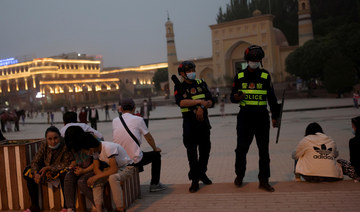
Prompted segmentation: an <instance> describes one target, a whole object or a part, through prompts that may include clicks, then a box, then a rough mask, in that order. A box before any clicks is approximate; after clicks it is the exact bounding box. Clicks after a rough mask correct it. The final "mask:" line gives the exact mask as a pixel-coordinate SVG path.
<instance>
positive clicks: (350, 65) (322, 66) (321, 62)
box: [285, 23, 360, 94]
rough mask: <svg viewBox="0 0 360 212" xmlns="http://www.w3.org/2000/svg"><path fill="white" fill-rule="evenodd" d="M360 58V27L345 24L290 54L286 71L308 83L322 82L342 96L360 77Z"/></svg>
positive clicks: (359, 25)
mask: <svg viewBox="0 0 360 212" xmlns="http://www.w3.org/2000/svg"><path fill="white" fill-rule="evenodd" d="M359 55H360V24H359V23H350V24H345V25H343V26H341V27H338V28H337V29H335V30H334V31H332V32H331V33H328V34H327V35H326V36H323V37H319V38H316V39H314V40H310V41H308V42H306V43H305V44H304V45H303V46H302V47H299V48H298V49H296V50H295V51H294V52H292V53H291V54H289V56H288V57H287V58H286V61H285V62H286V71H287V72H288V73H290V74H292V75H294V76H297V77H300V78H301V79H303V80H305V81H309V80H311V79H317V80H321V81H323V82H324V85H325V88H326V89H327V90H328V91H329V92H331V93H338V94H342V93H344V92H347V91H349V90H351V86H353V85H354V84H355V83H356V82H357V81H358V79H359V77H360V58H359Z"/></svg>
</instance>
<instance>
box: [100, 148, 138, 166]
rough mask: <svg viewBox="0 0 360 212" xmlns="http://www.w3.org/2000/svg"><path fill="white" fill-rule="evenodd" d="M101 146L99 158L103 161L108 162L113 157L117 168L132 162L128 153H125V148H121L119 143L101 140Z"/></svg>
mask: <svg viewBox="0 0 360 212" xmlns="http://www.w3.org/2000/svg"><path fill="white" fill-rule="evenodd" d="M101 144H102V148H101V152H100V154H99V160H101V161H104V162H105V163H107V164H109V159H110V158H111V157H115V160H116V163H117V166H118V168H119V169H123V168H125V167H126V166H127V165H128V164H131V163H133V161H132V160H131V159H130V157H129V155H128V154H127V153H126V151H125V149H124V148H122V146H120V145H119V144H116V143H113V142H109V141H102V142H101Z"/></svg>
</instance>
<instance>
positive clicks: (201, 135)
mask: <svg viewBox="0 0 360 212" xmlns="http://www.w3.org/2000/svg"><path fill="white" fill-rule="evenodd" d="M195 67H196V66H195V64H194V62H192V61H184V62H182V63H181V64H180V65H179V67H178V73H179V75H180V76H181V77H182V78H183V79H184V81H183V82H182V83H180V82H179V83H180V84H175V88H174V95H175V99H176V104H177V105H179V107H180V108H181V112H182V117H183V143H184V145H185V148H186V151H187V157H188V161H189V166H190V171H189V174H188V176H189V179H190V180H191V181H192V183H191V186H190V188H189V191H190V192H191V193H194V192H196V191H198V190H199V180H201V181H202V182H203V183H204V184H207V185H209V184H212V181H211V180H210V179H209V178H208V177H207V175H206V171H207V164H208V160H209V156H210V149H211V143H210V128H211V126H210V122H209V119H208V112H207V109H208V108H210V107H212V106H213V104H214V100H213V97H212V96H211V93H210V91H209V89H208V88H207V85H206V83H205V81H204V80H200V79H196V73H195Z"/></svg>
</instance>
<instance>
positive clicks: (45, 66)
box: [0, 55, 167, 108]
mask: <svg viewBox="0 0 360 212" xmlns="http://www.w3.org/2000/svg"><path fill="white" fill-rule="evenodd" d="M79 56H80V55H79ZM159 68H167V63H159V64H151V65H144V66H140V67H132V68H122V69H119V68H112V69H110V68H108V69H104V70H103V68H102V62H101V58H95V57H94V58H84V57H82V58H81V57H78V58H77V57H69V55H61V56H56V57H52V58H37V59H34V60H32V61H27V62H21V63H14V64H5V65H3V66H0V97H2V98H3V99H2V100H4V99H6V100H7V101H10V102H11V104H12V105H16V107H19V108H24V107H26V106H28V105H29V104H30V105H33V104H35V101H36V98H35V96H36V94H38V93H39V92H40V93H41V94H42V95H40V96H43V98H42V99H41V100H40V101H42V102H43V103H58V104H63V105H68V106H72V105H79V104H84V103H86V102H90V103H101V102H102V101H117V100H118V99H119V97H120V96H121V94H122V91H126V92H127V93H126V94H127V95H131V96H134V95H135V96H136V95H138V96H141V95H142V94H143V93H144V92H146V91H149V90H150V91H152V89H153V83H152V77H153V75H154V73H155V71H156V70H157V69H159Z"/></svg>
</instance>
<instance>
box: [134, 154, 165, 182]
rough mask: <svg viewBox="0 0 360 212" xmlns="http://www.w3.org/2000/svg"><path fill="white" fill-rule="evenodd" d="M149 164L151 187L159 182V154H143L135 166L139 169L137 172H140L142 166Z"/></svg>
mask: <svg viewBox="0 0 360 212" xmlns="http://www.w3.org/2000/svg"><path fill="white" fill-rule="evenodd" d="M149 163H151V185H157V184H159V182H160V171H161V155H160V152H155V151H151V152H143V158H142V159H141V161H140V162H139V163H137V164H135V166H137V167H139V171H142V166H145V165H147V164H149Z"/></svg>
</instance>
